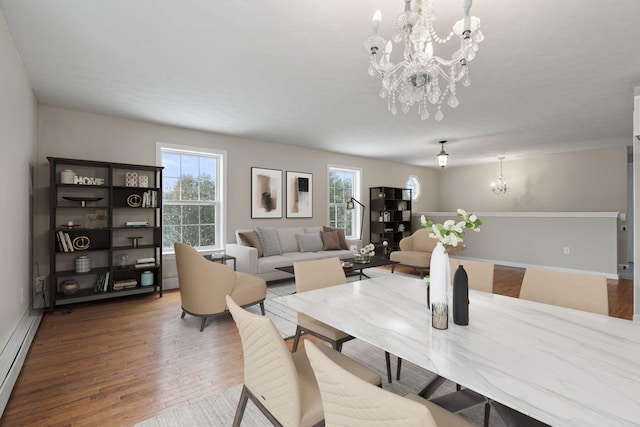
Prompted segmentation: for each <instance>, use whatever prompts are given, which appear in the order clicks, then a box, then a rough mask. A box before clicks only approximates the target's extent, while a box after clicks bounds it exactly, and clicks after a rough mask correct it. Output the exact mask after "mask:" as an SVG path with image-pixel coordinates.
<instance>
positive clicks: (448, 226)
mask: <svg viewBox="0 0 640 427" xmlns="http://www.w3.org/2000/svg"><path fill="white" fill-rule="evenodd" d="M458 216H459V217H460V218H462V220H461V221H458V222H456V221H454V220H452V219H448V220H446V221H445V222H444V223H442V224H435V223H434V222H433V220H432V219H431V218H429V219H425V217H424V215H422V216H421V217H420V223H421V224H422V226H423V227H425V228H426V229H428V230H431V233H430V234H429V237H431V238H432V239H438V240H439V241H440V242H441V243H442V244H443V245H445V246H458V244H460V243H462V240H463V236H464V232H465V231H466V230H467V229H470V230H473V231H476V232H478V231H480V226H481V225H482V220H480V218H478V217H477V216H476V215H474V214H469V213H467V212H465V211H464V210H462V209H458Z"/></svg>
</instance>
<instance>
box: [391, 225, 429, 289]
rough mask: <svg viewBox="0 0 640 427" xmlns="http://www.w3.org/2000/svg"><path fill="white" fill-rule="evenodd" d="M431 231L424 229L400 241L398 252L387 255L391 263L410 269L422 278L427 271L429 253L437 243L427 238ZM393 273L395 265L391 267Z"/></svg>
mask: <svg viewBox="0 0 640 427" xmlns="http://www.w3.org/2000/svg"><path fill="white" fill-rule="evenodd" d="M430 233H431V231H429V230H427V229H426V228H424V227H421V228H420V229H418V230H416V231H415V232H414V233H413V234H412V235H411V236H407V237H404V238H402V239H400V242H399V245H400V250H399V251H393V252H391V254H390V255H389V259H390V260H391V261H396V262H398V263H399V264H400V265H403V266H405V267H410V268H414V269H416V270H418V271H419V272H420V278H421V279H422V278H423V277H424V272H425V270H428V269H429V263H430V262H431V253H432V252H433V250H434V249H435V247H436V244H437V243H438V240H437V239H432V238H431V237H429V234H430ZM394 271H395V264H393V265H392V266H391V272H392V273H393V272H394Z"/></svg>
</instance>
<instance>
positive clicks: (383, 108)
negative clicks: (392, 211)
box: [0, 0, 640, 166]
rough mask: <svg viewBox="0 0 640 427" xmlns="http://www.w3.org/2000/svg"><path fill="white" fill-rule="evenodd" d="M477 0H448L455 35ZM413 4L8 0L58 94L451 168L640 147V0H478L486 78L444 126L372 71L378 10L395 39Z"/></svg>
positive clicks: (180, 122)
mask: <svg viewBox="0 0 640 427" xmlns="http://www.w3.org/2000/svg"><path fill="white" fill-rule="evenodd" d="M461 4H462V1H461V0H459V1H457V0H456V1H453V0H447V1H445V0H437V1H436V8H437V9H436V10H437V11H438V13H439V17H440V23H441V24H442V25H443V29H442V31H443V32H444V31H445V28H446V27H447V26H448V25H450V24H452V23H453V22H454V21H455V20H457V19H459V16H460V15H461ZM402 8H403V2H402V1H401V0H394V1H391V0H367V1H364V0H350V1H345V0H315V1H311V0H305V1H292V0H290V1H285V0H260V1H231V0H215V1H214V0H189V1H180V2H178V1H175V0H136V1H131V0H109V1H105V0H56V1H44V0H0V10H2V13H3V14H4V16H5V19H6V21H7V24H8V26H9V30H10V32H11V34H12V37H13V39H14V42H15V45H16V48H17V50H18V53H19V55H20V57H21V58H22V61H23V63H24V66H25V68H26V70H27V74H28V75H29V78H30V80H31V83H32V86H33V89H34V91H35V94H36V96H37V98H38V100H39V102H40V103H42V104H46V105H53V106H59V107H64V108H71V109H77V110H82V111H88V112H94V113H101V114H110V115H116V116H121V117H128V118H134V119H140V120H147V121H151V122H156V123H163V124H168V125H173V126H180V127H186V128H193V129H200V130H207V131H212V132H218V133H223V134H230V135H237V136H242V137H247V138H255V139H259V140H264V141H271V142H276V143H283V144H291V145H298V146H302V147H309V148H317V149H323V150H329V151H335V152H340V153H347V154H355V155H367V156H370V157H376V158H383V159H387V160H394V161H399V162H404V163H409V164H416V165H423V166H436V164H437V162H436V158H435V155H436V154H437V152H438V151H439V148H440V146H439V145H438V144H437V141H439V140H442V139H446V140H449V141H450V142H449V143H448V144H447V146H446V150H447V152H449V154H450V158H449V159H450V160H449V161H450V165H451V166H459V165H466V164H476V163H486V162H497V160H496V157H498V156H506V160H505V161H509V160H510V159H517V158H522V157H531V156H540V155H545V154H550V153H558V152H567V151H575V150H587V149H594V148H605V147H619V146H626V145H630V144H631V141H632V111H633V91H634V87H635V86H640V47H639V42H640V25H638V18H640V1H638V0H608V1H604V0H593V1H589V2H586V1H582V0H562V1H558V0H531V1H529V2H520V1H518V2H514V1H507V0H476V1H475V2H474V5H473V8H472V14H473V15H476V16H478V17H479V18H480V19H481V20H482V31H483V33H484V35H485V41H484V42H483V43H482V44H481V45H480V51H479V52H478V56H477V58H476V59H475V60H474V61H473V62H471V64H470V71H471V78H472V81H473V83H472V85H471V86H470V87H468V88H465V87H462V86H460V88H459V89H458V98H459V100H460V106H459V107H458V108H457V109H455V110H451V109H449V108H448V107H446V108H444V109H443V111H444V113H445V118H444V120H442V121H441V122H436V121H435V120H433V118H430V119H429V120H427V121H421V120H420V119H419V118H418V115H417V111H415V110H412V111H410V112H409V113H408V114H404V113H398V115H397V116H392V115H391V114H390V113H389V112H388V111H387V104H386V100H382V99H381V98H379V96H378V92H379V91H380V80H379V79H378V78H373V77H370V76H369V75H368V74H367V68H368V54H367V52H366V51H365V49H364V47H363V41H364V39H365V38H366V37H367V36H368V35H369V32H370V31H371V24H370V20H371V16H372V15H373V12H374V11H375V10H376V9H381V10H382V16H383V21H382V24H381V27H380V33H381V35H383V36H385V37H386V38H390V37H391V34H392V26H393V21H394V20H395V17H396V16H397V14H398V13H400V12H401V10H402ZM396 50H398V51H399V50H400V49H396ZM436 53H437V52H436ZM396 59H397V58H396ZM434 113H435V110H434V109H432V110H431V115H432V117H433V115H434Z"/></svg>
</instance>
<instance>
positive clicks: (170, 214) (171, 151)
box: [158, 144, 226, 253]
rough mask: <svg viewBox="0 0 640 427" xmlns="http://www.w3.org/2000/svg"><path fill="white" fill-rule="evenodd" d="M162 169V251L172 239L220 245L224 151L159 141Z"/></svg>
mask: <svg viewBox="0 0 640 427" xmlns="http://www.w3.org/2000/svg"><path fill="white" fill-rule="evenodd" d="M158 146H159V155H160V161H161V164H162V166H164V169H163V171H162V186H163V188H162V207H163V209H162V226H163V234H164V235H163V236H162V251H163V253H168V252H173V244H174V242H182V243H186V244H188V245H190V246H193V247H196V248H198V249H220V248H222V247H223V245H224V239H223V237H224V236H225V235H226V230H225V227H224V215H223V213H224V206H225V201H226V200H225V197H224V195H225V194H226V191H224V189H225V183H224V176H225V174H224V169H225V168H224V166H225V158H226V152H224V151H217V150H210V149H205V148H195V147H194V148H191V147H183V146H175V145H169V144H158Z"/></svg>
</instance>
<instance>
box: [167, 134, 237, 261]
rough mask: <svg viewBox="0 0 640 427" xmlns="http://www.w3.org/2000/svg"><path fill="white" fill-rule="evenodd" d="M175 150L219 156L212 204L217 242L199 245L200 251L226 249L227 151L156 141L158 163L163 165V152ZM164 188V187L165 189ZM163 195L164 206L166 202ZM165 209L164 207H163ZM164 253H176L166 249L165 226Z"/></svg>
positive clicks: (177, 151) (183, 152)
mask: <svg viewBox="0 0 640 427" xmlns="http://www.w3.org/2000/svg"><path fill="white" fill-rule="evenodd" d="M163 152H169V153H170V152H173V153H179V154H188V155H194V156H203V157H217V158H218V167H217V171H216V172H217V174H216V197H215V201H214V202H212V204H213V205H214V206H215V215H216V224H215V233H216V237H217V238H216V244H215V245H213V246H203V247H197V248H196V249H197V250H198V252H202V253H212V252H216V251H220V250H224V248H225V244H226V236H227V152H226V151H225V150H216V149H213V148H205V147H195V146H187V145H178V144H168V143H164V142H157V143H156V164H158V165H162V153H163ZM163 190H164V189H162V191H163ZM165 202H166V201H165V200H164V197H163V200H162V203H163V207H164V204H165ZM163 211H164V209H163ZM162 238H163V245H162V247H163V250H162V254H163V255H171V256H173V255H175V251H174V250H173V249H171V250H169V249H164V228H163V236H162Z"/></svg>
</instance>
